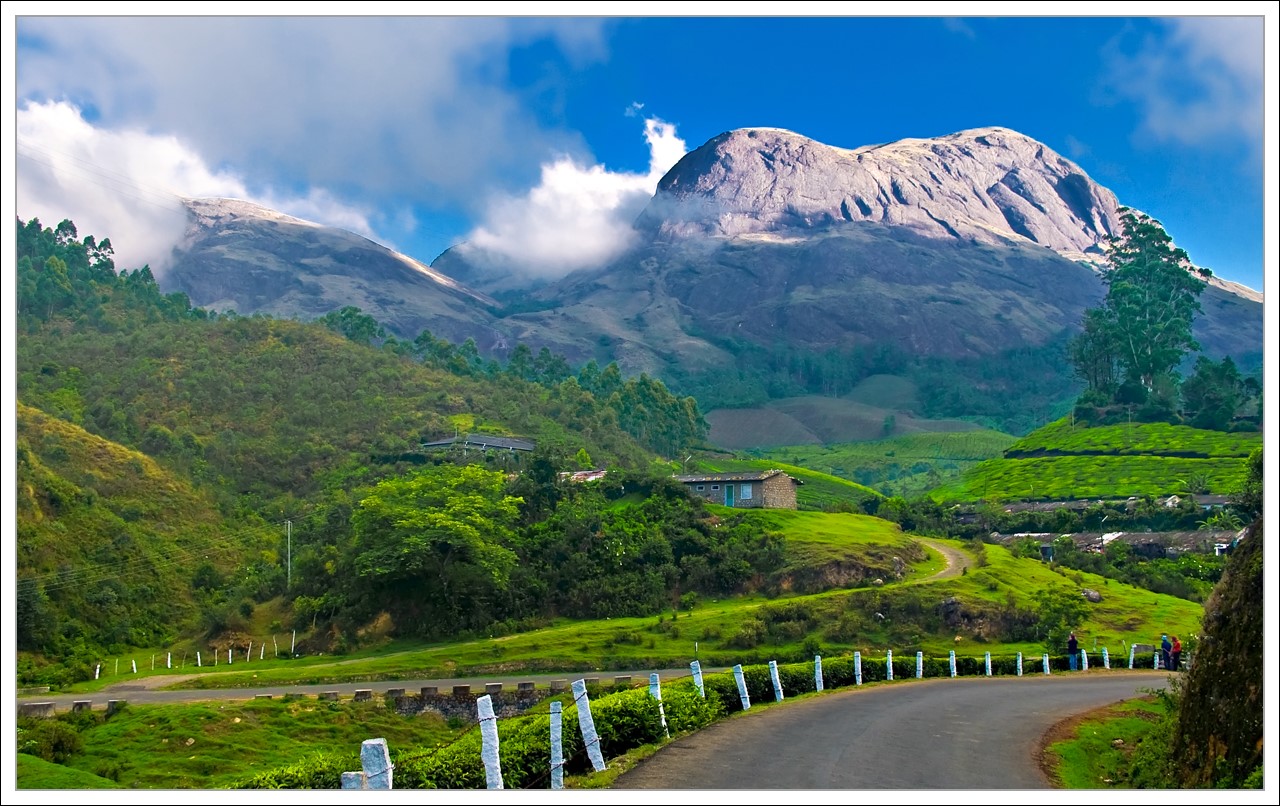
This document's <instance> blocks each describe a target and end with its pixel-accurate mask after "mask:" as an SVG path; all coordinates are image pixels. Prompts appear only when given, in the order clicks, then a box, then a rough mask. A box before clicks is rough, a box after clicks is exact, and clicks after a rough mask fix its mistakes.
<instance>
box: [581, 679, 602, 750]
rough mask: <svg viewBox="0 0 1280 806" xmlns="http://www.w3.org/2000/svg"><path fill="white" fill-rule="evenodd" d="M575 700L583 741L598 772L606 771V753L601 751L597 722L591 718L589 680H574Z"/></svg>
mask: <svg viewBox="0 0 1280 806" xmlns="http://www.w3.org/2000/svg"><path fill="white" fill-rule="evenodd" d="M573 701H574V702H575V703H576V704H577V706H578V727H579V728H580V729H581V730H582V743H583V745H585V746H586V748H587V755H588V756H589V757H590V758H591V766H592V767H593V768H595V771H596V772H604V754H603V753H601V752H600V737H599V736H597V735H596V723H595V720H594V719H592V718H591V700H590V699H589V698H588V697H587V681H586V680H574V681H573Z"/></svg>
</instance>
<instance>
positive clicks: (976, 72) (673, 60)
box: [6, 3, 1276, 291]
mask: <svg viewBox="0 0 1280 806" xmlns="http://www.w3.org/2000/svg"><path fill="white" fill-rule="evenodd" d="M12 5H13V6H15V7H16V8H15V9H11V10H10V11H9V12H6V13H7V14H10V15H11V16H9V17H8V18H7V19H6V25H8V26H10V30H9V31H7V32H6V33H7V39H8V41H9V42H16V48H14V50H13V51H12V53H13V57H14V66H15V75H16V76H17V81H16V90H15V89H12V88H10V89H6V91H9V92H14V91H16V97H15V98H14V106H15V108H16V110H17V126H16V144H15V145H16V147H15V148H13V149H12V150H11V151H12V153H11V155H10V158H11V159H14V160H15V163H14V164H15V167H16V176H17V177H18V182H17V185H18V188H17V194H16V206H17V209H16V210H15V214H16V215H17V216H18V217H21V218H23V219H24V220H25V219H28V218H30V217H32V216H38V217H40V218H41V220H42V221H43V222H45V223H47V224H53V223H56V221H57V220H60V219H62V218H72V219H73V220H74V221H75V222H76V223H77V225H78V226H79V229H80V233H81V234H82V235H84V234H94V235H96V236H97V237H98V238H102V237H110V238H111V239H112V242H113V243H114V244H115V246H116V250H117V255H118V258H119V260H118V261H117V262H118V263H122V264H124V265H126V266H128V265H137V264H140V263H142V262H148V263H150V264H151V265H152V266H153V268H157V269H158V270H162V269H163V264H164V260H165V258H164V256H165V254H166V253H167V249H168V247H169V246H170V245H171V244H172V243H173V242H175V241H176V239H177V238H178V237H180V235H181V220H180V216H178V214H177V208H176V205H175V204H174V195H175V194H177V195H189V196H204V195H227V196H238V197H243V198H249V199H251V200H254V201H258V202H261V203H264V204H266V205H268V206H271V207H274V208H276V209H279V210H282V211H283V212H286V213H290V214H293V215H297V216H299V217H302V218H308V219H312V220H318V221H321V222H323V223H328V224H334V225H337V226H342V227H345V228H347V229H351V230H353V231H357V232H360V233H362V234H365V235H368V236H369V237H372V238H374V239H375V240H378V241H380V242H383V243H385V244H387V245H389V246H392V247H394V248H396V249H398V250H400V251H402V252H405V253H407V254H409V255H412V256H413V257H416V258H418V259H420V260H423V261H425V262H430V261H431V260H434V259H435V257H436V256H437V255H438V254H439V253H440V252H441V251H443V250H444V249H446V248H447V247H449V246H451V245H453V244H456V243H458V242H460V241H463V240H473V241H477V242H483V243H488V244H490V245H491V246H493V247H494V248H495V249H500V250H503V249H505V250H508V251H509V252H510V253H511V254H517V255H524V256H527V257H528V259H530V260H538V259H540V256H541V258H542V259H545V260H547V261H549V262H550V263H555V262H556V260H555V259H553V258H552V257H550V256H551V255H552V254H554V253H558V252H559V251H560V250H561V248H562V247H563V245H564V244H569V245H570V246H569V247H563V249H567V250H569V251H572V249H574V248H577V249H579V250H580V253H578V254H570V255H569V256H568V257H567V258H565V259H564V260H562V261H560V263H561V264H565V265H561V266H560V270H564V268H566V267H567V268H573V267H575V266H576V265H578V263H581V264H582V265H585V264H587V263H589V262H590V261H591V260H592V259H593V257H594V256H596V255H598V254H599V253H600V251H601V250H605V249H606V244H607V242H609V241H610V240H612V239H615V238H616V237H618V235H619V233H620V232H621V231H622V230H623V229H625V227H626V224H627V222H628V221H629V217H630V216H631V215H633V214H634V212H635V211H636V210H637V209H638V207H639V206H641V205H642V204H643V201H644V199H645V198H647V196H648V195H649V194H650V193H651V192H652V188H653V185H654V184H655V183H656V181H657V178H658V177H660V176H661V174H662V172H664V171H665V170H666V169H667V168H669V167H670V165H671V164H673V163H674V161H675V159H678V157H679V155H680V154H681V153H682V151H683V150H686V149H688V150H691V149H693V148H696V147H697V146H699V145H701V144H702V143H704V142H705V141H706V140H708V139H710V138H711V137H714V136H715V135H717V134H719V133H721V132H724V131H727V130H729V129H733V128H738V127H744V126H775V127H781V128H786V129H791V130H793V131H796V132H799V133H800V134H803V135H806V136H809V137H812V138H814V139H816V140H819V141H821V142H824V143H827V144H830V145H835V146H841V147H847V148H854V147H857V146H861V145H866V144H870V143H881V142H888V141H892V140H897V139H901V138H907V137H933V136H939V135H945V134H950V133H952V132H956V131H959V130H962V129H967V128H975V127H981V126H993V125H998V126H1006V127H1008V128H1011V129H1015V130H1017V131H1020V132H1022V133H1024V134H1026V135H1028V136H1030V137H1033V138H1035V139H1037V140H1039V141H1041V142H1043V143H1045V144H1046V145H1048V146H1049V147H1050V148H1052V149H1053V150H1055V151H1057V152H1059V153H1060V154H1062V155H1063V156H1065V157H1067V158H1069V159H1071V160H1073V161H1074V162H1076V163H1077V164H1079V165H1080V166H1081V167H1082V168H1083V169H1084V170H1085V171H1086V172H1087V173H1088V174H1089V175H1090V176H1092V177H1093V178H1094V179H1095V180H1096V181H1098V182H1099V183H1101V184H1102V185H1104V186H1106V187H1108V188H1110V189H1111V190H1112V191H1114V192H1115V193H1116V195H1117V197H1118V198H1119V199H1120V201H1121V203H1122V204H1126V205H1129V206H1132V207H1136V208H1138V209H1141V210H1143V211H1144V212H1146V213H1148V214H1150V215H1152V216H1153V217H1155V218H1156V219H1158V220H1160V221H1161V222H1163V223H1164V225H1165V227H1166V229H1167V230H1168V231H1169V233H1170V235H1172V236H1173V238H1174V240H1175V242H1177V243H1178V245H1180V246H1182V247H1183V248H1185V249H1186V250H1187V251H1188V252H1189V253H1190V255H1191V258H1192V259H1193V260H1194V261H1195V262H1196V263H1198V264H1200V265H1203V266H1207V267H1209V268H1211V269H1213V270H1214V272H1215V273H1217V274H1218V275H1220V276H1223V277H1225V278H1227V279H1231V280H1235V281H1237V282H1240V283H1243V284H1244V285H1247V286H1249V287H1251V288H1254V289H1256V290H1260V291H1261V290H1264V288H1263V286H1264V282H1263V263H1264V243H1265V241H1266V235H1267V230H1266V228H1265V227H1264V210H1265V208H1264V198H1265V197H1266V194H1267V192H1268V191H1267V189H1266V188H1264V181H1263V180H1264V171H1263V165H1264V157H1266V158H1269V159H1271V160H1274V157H1275V129H1274V126H1272V127H1271V129H1270V131H1269V132H1268V133H1267V136H1268V138H1269V139H1267V140H1265V141H1264V134H1263V119H1264V118H1263V99H1264V83H1263V75H1264V52H1263V33H1264V27H1265V30H1266V32H1267V33H1268V35H1269V37H1270V39H1271V41H1274V36H1275V31H1276V26H1275V12H1274V10H1273V8H1272V7H1273V6H1274V4H1263V3H1236V4H1223V5H1214V6H1206V8H1211V9H1213V10H1214V11H1215V12H1217V13H1231V14H1236V15H1244V16H1235V17H1178V18H1172V17H1167V18H1153V17H1142V16H1136V17H1079V16H1062V17H1026V18H1009V17H998V16H984V15H990V14H992V13H995V12H996V11H998V10H1006V9H1007V8H1008V6H1002V5H991V4H965V3H956V4H946V5H933V6H930V5H927V4H926V5H924V6H921V5H919V4H916V5H911V6H902V7H900V8H902V9H904V11H903V13H911V14H919V13H922V12H921V9H924V10H925V11H926V12H927V10H928V9H930V8H943V9H945V10H947V11H949V12H956V13H959V12H965V13H968V14H970V16H960V17H940V16H939V17H930V16H923V17H920V16H917V17H817V16H811V17H785V18H778V17H742V18H725V17H682V18H679V17H652V16H635V17H630V16H613V17H608V18H586V17H544V18H532V17H523V18H510V17H500V16H490V17H476V18H440V17H412V18H393V17H388V16H369V17H327V18H325V17H319V18H317V17H309V18H308V17H296V16H295V17H289V16H285V17H243V16H241V17H237V16H232V15H234V14H236V13H245V10H246V9H255V10H259V12H258V13H261V12H260V10H261V9H262V8H263V6H261V5H254V6H246V5H242V4H236V3H230V4H224V5H219V6H215V7H210V8H211V9H212V8H216V9H218V10H219V12H218V13H221V14H222V15H223V16H218V17H194V16H187V17H133V16H115V17H96V18H91V17H83V16H74V14H75V13H76V11H75V10H76V8H77V7H76V6H75V5H74V4H73V5H72V6H70V7H68V6H66V5H55V4H45V3H15V4H12ZM110 7H111V6H108V8H110ZM116 7H117V8H120V9H122V10H121V12H119V13H122V14H127V13H131V9H132V8H133V7H132V6H130V5H127V4H126V5H123V6H120V5H117V6H116ZM1165 7H1169V8H1173V9H1175V10H1177V11H1179V12H1182V13H1185V9H1186V8H1188V7H1192V8H1194V7H1196V6H1194V5H1192V6H1187V5H1185V4H1184V5H1182V6H1177V5H1176V4H1158V3H1157V4H1132V3H1130V4H1124V3H1120V4H1107V5H1105V6H1097V8H1101V9H1104V10H1105V11H1106V12H1107V13H1114V12H1115V11H1121V12H1123V11H1125V10H1126V9H1128V8H1131V9H1136V10H1137V11H1139V12H1141V13H1143V14H1157V13H1160V11H1161V9H1162V8H1165ZM92 8H94V9H97V8H98V7H97V6H94V7H92ZM266 8H268V9H272V8H273V6H271V4H267V5H266ZM360 8H361V9H362V10H363V9H366V8H367V9H368V10H369V11H370V12H371V13H374V14H378V13H383V12H384V9H387V8H390V9H391V10H392V11H394V10H395V7H394V6H391V7H384V6H380V5H379V4H370V5H369V6H367V7H366V6H361V7H360ZM496 8H498V9H499V10H501V9H502V8H503V7H502V6H497V7H496ZM519 8H520V9H521V10H522V13H527V12H525V11H523V10H524V9H529V8H540V9H546V10H547V12H548V13H581V10H582V9H583V8H591V6H589V5H588V6H582V5H578V4H574V5H567V6H556V5H555V4H535V5H532V6H520V7H519ZM595 8H608V9H610V13H622V14H625V13H626V12H627V10H633V11H634V12H635V13H637V14H654V13H680V14H688V13H690V11H691V10H693V11H695V12H698V11H702V12H705V13H709V14H715V13H718V12H719V8H718V7H716V6H706V5H702V6H699V5H698V4H693V5H687V4H683V5H679V6H675V5H672V6H664V5H663V4H660V3H659V4H653V3H649V4H625V3H623V4H611V5H608V6H599V5H597V6H595ZM741 8H742V9H743V11H744V13H755V11H754V9H756V8H762V7H759V6H752V5H751V4H745V5H744V6H742V7H741ZM767 8H768V9H769V10H773V9H775V8H779V7H776V6H769V7H767ZM787 8H788V9H796V11H793V13H809V14H827V13H830V12H829V11H827V9H829V8H831V5H830V4H816V5H814V4H811V5H807V6H806V5H804V4H797V5H794V6H787ZM882 8H887V9H889V12H888V13H893V11H892V9H893V8H894V6H892V5H890V6H887V7H879V6H878V7H877V9H878V10H880V9H882ZM1037 8H1038V10H1041V9H1043V10H1045V11H1046V12H1047V13H1054V10H1055V9H1057V10H1058V11H1059V13H1063V14H1073V13H1078V11H1077V10H1078V9H1081V8H1085V9H1088V8H1089V6H1088V5H1087V4H1086V5H1085V6H1081V5H1079V4H1073V5H1056V6H1055V5H1054V4H1046V5H1044V6H1038V7H1037ZM69 9H70V12H69ZM907 9H909V10H907ZM278 10H279V11H280V12H281V13H286V14H287V13H291V10H290V9H289V8H288V7H284V6H282V7H280V8H279V9H278ZM15 11H16V16H14V12H15ZM68 13H70V16H58V17H56V18H55V17H42V16H40V15H48V14H55V15H68ZM80 13H84V10H83V7H81V10H80ZM386 13H391V12H390V11H388V12H386ZM495 13H498V12H495ZM1248 15H1253V16H1252V17H1249V16H1248ZM1266 57H1267V58H1268V59H1271V61H1270V62H1268V68H1269V70H1270V72H1269V73H1268V75H1269V76H1270V78H1271V79H1272V81H1271V82H1270V83H1269V85H1268V87H1267V88H1268V89H1269V90H1271V91H1272V95H1271V97H1272V98H1274V86H1275V84H1274V79H1275V70H1274V64H1275V63H1274V55H1273V54H1266ZM646 134H647V135H648V137H646ZM1270 164H1272V165H1274V162H1271V163H1270ZM1274 173H1275V171H1274V170H1272V174H1273V175H1274ZM10 175H14V173H10ZM1269 192H1270V193H1271V196H1272V198H1271V200H1272V201H1274V185H1273V187H1272V188H1271V189H1270V190H1269ZM1272 213H1273V214H1274V208H1272ZM12 220H13V216H9V217H8V218H7V222H8V221H12ZM6 226H8V223H6ZM539 244H541V246H539ZM558 245H559V246H558ZM540 249H541V251H540ZM593 250H595V251H593ZM575 261H577V263H575ZM548 265H549V264H548ZM1272 266H1274V260H1273V262H1272ZM548 270H551V269H548Z"/></svg>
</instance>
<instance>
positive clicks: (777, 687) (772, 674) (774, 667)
mask: <svg viewBox="0 0 1280 806" xmlns="http://www.w3.org/2000/svg"><path fill="white" fill-rule="evenodd" d="M769 679H770V680H772V681H773V701H774V702H782V680H781V679H779V678H778V662H777V661H776V660H771V661H769Z"/></svg>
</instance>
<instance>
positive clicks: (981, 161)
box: [639, 127, 1120, 261]
mask: <svg viewBox="0 0 1280 806" xmlns="http://www.w3.org/2000/svg"><path fill="white" fill-rule="evenodd" d="M1119 206H1120V205H1119V203H1118V202H1117V200H1116V197H1115V195H1114V194H1113V193H1111V191H1109V190H1107V189H1106V188H1104V187H1102V186H1101V185H1099V184H1098V183H1096V182H1094V181H1093V180H1092V179H1090V178H1089V177H1088V176H1087V175H1086V174H1085V172H1084V171H1083V170H1081V169H1080V167H1079V166H1077V165H1076V164H1075V163H1073V162H1071V161H1070V160H1067V159H1065V158H1064V157H1062V156H1060V155H1059V154H1056V153H1054V152H1053V151H1052V150H1050V149H1049V148H1048V147H1047V146H1045V145H1044V144H1043V143H1039V142H1037V141H1035V140H1033V139H1031V138H1030V137H1027V136H1025V135H1022V134H1019V133H1018V132H1014V131H1011V130H1009V129H1003V128H999V127H991V128H983V129H970V130H967V131H962V132H958V133H956V134H952V135H948V136H945V137H938V138H933V139H910V140H899V141H897V142H894V143H888V144H885V145H874V146H862V147H861V148H854V149H845V148H836V147H834V146H829V145H824V144H822V143H819V142H816V141H814V140H811V139H809V138H807V137H803V136H801V135H799V134H796V133H795V132H790V131H786V130H784V129H738V130H735V131H731V132H726V133H724V134H722V135H720V136H718V137H716V138H714V139H712V140H710V141H709V142H707V143H706V144H705V145H703V146H702V147H700V148H698V149H696V150H694V151H692V152H690V153H689V154H687V155H685V157H684V158H683V159H682V160H680V162H679V163H677V164H676V166H675V167H674V168H672V169H671V170H670V171H669V172H668V173H667V175H666V176H664V177H663V178H662V181H661V182H660V183H659V185H658V192H657V194H656V195H655V196H654V199H653V201H652V202H651V203H650V205H649V207H648V208H647V209H646V210H645V212H644V213H643V214H642V215H641V218H640V222H639V224H640V226H641V227H643V228H645V229H648V230H651V231H654V232H655V233H656V234H657V235H659V236H666V237H688V236H691V235H702V236H706V235H726V236H738V235H748V234H753V233H778V232H781V231H786V230H797V229H798V230H812V229H818V228H824V227H828V226H830V225H832V224H838V223H843V222H854V221H869V222H874V223H877V224H886V225H890V226H894V227H902V228H905V229H908V230H911V231H913V232H916V233H918V234H921V235H924V236H928V237H936V238H954V239H959V240H967V241H971V242H974V243H983V244H992V245H1006V244H1009V243H1019V242H1021V243H1030V244H1037V245H1040V246H1045V247H1048V248H1049V249H1052V250H1053V251H1055V252H1057V253H1058V254H1060V255H1062V256H1064V257H1068V258H1071V259H1090V260H1095V261H1096V260H1098V259H1100V258H1101V257H1102V248H1101V245H1102V244H1103V243H1105V241H1106V239H1107V238H1108V237H1109V236H1111V235H1112V234H1114V233H1116V232H1117V231H1118V229H1119V226H1120V220H1119V215H1118V214H1117V212H1116V210H1117V208H1118V207H1119Z"/></svg>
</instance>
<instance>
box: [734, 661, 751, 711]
mask: <svg viewBox="0 0 1280 806" xmlns="http://www.w3.org/2000/svg"><path fill="white" fill-rule="evenodd" d="M733 679H734V680H736V681H737V683H738V699H739V700H741V701H742V710H744V711H749V710H751V698H750V697H749V696H747V681H746V678H744V677H743V676H742V664H741V663H739V664H736V665H735V666H734V667H733Z"/></svg>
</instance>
